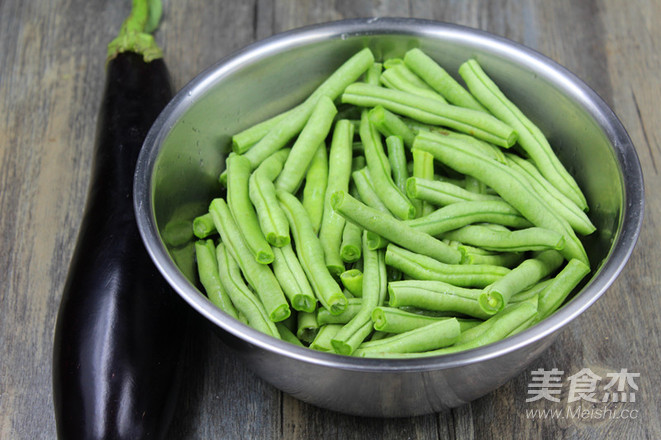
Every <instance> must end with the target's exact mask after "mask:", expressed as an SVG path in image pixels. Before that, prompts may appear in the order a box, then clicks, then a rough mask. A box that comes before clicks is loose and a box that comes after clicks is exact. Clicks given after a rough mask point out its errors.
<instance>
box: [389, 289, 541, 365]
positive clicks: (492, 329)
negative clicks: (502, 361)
mask: <svg viewBox="0 0 661 440" xmlns="http://www.w3.org/2000/svg"><path fill="white" fill-rule="evenodd" d="M536 313H537V307H536V306H535V305H534V304H533V303H531V302H527V301H524V302H520V303H517V304H512V305H510V306H507V307H506V308H505V309H504V310H503V311H502V312H500V313H498V314H496V315H494V316H492V317H491V318H489V319H487V320H486V321H484V322H483V323H482V324H480V325H478V326H477V327H473V328H472V329H470V330H468V331H469V332H472V333H473V334H474V335H476V336H475V337H473V338H472V339H470V340H467V341H466V342H461V343H456V344H455V345H451V346H449V347H445V348H440V349H438V350H430V351H426V352H422V353H386V354H381V355H380V357H384V358H386V357H387V358H393V359H404V358H412V357H426V356H440V355H443V354H449V353H456V352H460V351H465V350H470V349H473V348H477V347H482V346H485V345H488V344H492V343H494V342H498V341H500V340H502V339H504V338H506V337H507V336H509V335H510V334H511V333H512V331H514V330H516V329H517V328H519V327H520V326H521V325H522V324H524V323H527V322H530V320H531V319H534V317H535V315H536ZM460 338H461V336H460Z"/></svg>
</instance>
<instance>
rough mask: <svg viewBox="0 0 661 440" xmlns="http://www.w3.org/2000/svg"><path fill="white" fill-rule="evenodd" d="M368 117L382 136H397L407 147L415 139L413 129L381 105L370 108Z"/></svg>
mask: <svg viewBox="0 0 661 440" xmlns="http://www.w3.org/2000/svg"><path fill="white" fill-rule="evenodd" d="M369 118H370V121H372V124H374V125H375V126H376V129H377V130H379V132H380V133H381V134H382V135H383V136H385V137H388V136H399V137H401V138H402V141H403V142H404V145H406V146H407V147H409V148H411V146H412V145H413V139H415V133H414V132H413V130H411V129H410V128H409V127H408V126H407V125H406V124H405V123H404V121H403V120H402V119H401V118H400V117H399V116H397V115H396V114H394V113H392V112H389V111H388V110H386V109H385V108H383V106H381V105H377V106H376V107H374V108H373V109H371V110H370V111H369Z"/></svg>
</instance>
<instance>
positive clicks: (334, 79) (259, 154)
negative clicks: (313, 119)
mask: <svg viewBox="0 0 661 440" xmlns="http://www.w3.org/2000/svg"><path fill="white" fill-rule="evenodd" d="M373 63H374V55H373V54H372V52H371V51H370V50H369V49H368V48H365V49H362V50H361V51H359V52H357V53H356V54H355V55H353V56H352V57H351V58H349V59H348V60H347V61H346V62H344V63H343V64H342V65H341V66H340V67H339V68H338V69H336V70H335V71H334V72H333V73H332V74H331V75H330V76H329V77H328V78H327V79H326V80H325V81H324V82H323V83H322V84H321V85H320V86H319V87H317V89H316V90H315V91H314V92H313V93H312V94H311V95H310V96H309V97H308V98H307V99H306V100H305V102H304V103H303V104H301V105H299V106H298V107H296V109H297V110H296V111H294V112H292V113H291V114H290V115H288V116H287V117H286V118H284V119H283V120H282V121H280V122H279V123H278V124H276V125H275V126H274V127H273V128H272V129H271V130H270V131H269V132H268V134H267V135H266V136H264V137H263V138H262V139H261V140H260V141H259V142H257V143H256V144H255V145H253V146H252V147H251V148H250V149H249V150H248V151H246V152H245V153H244V156H246V157H247V158H248V159H249V160H250V164H251V165H252V167H253V168H255V167H257V165H259V163H260V162H261V161H262V160H264V159H266V158H267V157H269V156H270V155H271V154H272V153H274V152H276V151H278V150H279V149H280V148H282V147H284V146H285V145H286V144H287V143H288V142H289V141H290V140H291V139H293V138H294V136H296V135H297V134H298V133H299V132H300V131H301V130H302V129H303V126H304V125H305V124H306V122H307V120H308V118H309V117H310V114H311V113H312V110H313V108H314V106H315V105H316V103H317V101H318V100H319V98H320V97H321V96H326V97H328V98H330V99H331V100H334V99H335V98H337V97H338V96H339V95H340V94H341V93H342V92H343V91H344V89H345V88H346V86H347V85H349V84H351V83H353V82H354V81H356V80H357V79H358V78H360V76H361V75H362V74H363V73H364V72H365V71H366V70H367V69H369V68H370V67H371V66H372V64H373Z"/></svg>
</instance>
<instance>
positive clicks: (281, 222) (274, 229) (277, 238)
mask: <svg viewBox="0 0 661 440" xmlns="http://www.w3.org/2000/svg"><path fill="white" fill-rule="evenodd" d="M289 151H290V150H289V149H288V148H283V149H282V150H279V151H277V152H275V153H273V154H272V155H271V156H269V157H268V158H267V159H265V160H264V161H263V162H262V163H261V164H260V165H259V166H258V167H257V169H255V171H253V173H252V174H251V175H250V179H249V180H248V196H249V197H250V201H251V202H252V204H253V206H254V208H255V212H256V213H257V219H258V220H259V226H260V228H261V230H262V233H263V234H264V237H265V238H266V241H267V242H268V243H269V244H271V245H272V246H274V247H282V246H284V245H286V244H288V243H289V242H290V240H291V239H290V237H289V223H288V222H287V218H286V217H285V213H284V212H283V211H282V208H280V204H279V203H278V199H277V198H276V196H275V186H274V185H273V180H274V179H275V178H276V177H277V175H278V174H279V173H280V171H281V170H282V166H283V164H284V163H285V160H286V159H287V156H288V154H289Z"/></svg>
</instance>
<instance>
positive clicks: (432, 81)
mask: <svg viewBox="0 0 661 440" xmlns="http://www.w3.org/2000/svg"><path fill="white" fill-rule="evenodd" d="M404 63H405V64H406V66H407V67H408V68H409V69H411V70H412V71H413V72H414V73H415V74H417V75H418V76H419V77H420V78H422V79H423V80H424V81H425V82H426V83H427V84H429V85H430V86H431V87H432V88H433V89H434V90H436V91H437V92H438V93H440V94H441V95H443V96H444V97H445V99H447V100H448V101H449V102H450V103H451V104H454V105H458V106H460V107H466V108H472V109H474V110H479V111H486V109H485V108H484V106H482V104H480V103H479V102H478V101H477V100H476V99H475V98H474V97H473V95H471V94H470V92H468V91H467V90H466V89H465V88H463V87H462V86H461V84H459V83H458V82H457V81H456V80H455V79H454V78H453V77H452V76H451V75H450V74H449V73H447V72H446V71H445V69H443V68H442V67H441V66H439V65H438V64H437V63H436V61H434V60H433V59H432V58H431V57H429V56H428V55H427V54H425V53H424V52H423V51H421V50H420V49H418V48H415V49H411V50H409V51H408V52H406V54H405V55H404Z"/></svg>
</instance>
